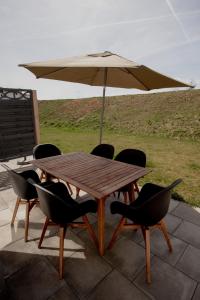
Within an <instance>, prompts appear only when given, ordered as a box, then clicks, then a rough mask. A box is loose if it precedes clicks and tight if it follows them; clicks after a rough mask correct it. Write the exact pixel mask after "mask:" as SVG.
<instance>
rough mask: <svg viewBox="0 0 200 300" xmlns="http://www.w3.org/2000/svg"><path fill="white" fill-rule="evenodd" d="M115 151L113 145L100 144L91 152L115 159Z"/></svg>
mask: <svg viewBox="0 0 200 300" xmlns="http://www.w3.org/2000/svg"><path fill="white" fill-rule="evenodd" d="M114 152H115V148H114V146H113V145H110V144H99V145H97V146H96V147H95V148H94V149H93V150H92V151H91V152H90V154H93V155H96V156H101V157H105V158H109V159H113V156H114Z"/></svg>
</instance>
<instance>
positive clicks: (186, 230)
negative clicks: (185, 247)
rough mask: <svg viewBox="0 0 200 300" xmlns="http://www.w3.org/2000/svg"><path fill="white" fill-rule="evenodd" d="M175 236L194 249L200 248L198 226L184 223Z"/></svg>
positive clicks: (199, 230) (199, 229)
mask: <svg viewBox="0 0 200 300" xmlns="http://www.w3.org/2000/svg"><path fill="white" fill-rule="evenodd" d="M173 235H174V236H176V237H177V238H179V239H182V240H183V241H185V242H186V243H188V244H191V245H193V246H194V247H197V248H200V227H199V226H197V225H194V224H192V223H190V222H187V221H183V222H182V223H181V224H180V226H179V227H178V228H177V229H176V231H175V232H174V233H173Z"/></svg>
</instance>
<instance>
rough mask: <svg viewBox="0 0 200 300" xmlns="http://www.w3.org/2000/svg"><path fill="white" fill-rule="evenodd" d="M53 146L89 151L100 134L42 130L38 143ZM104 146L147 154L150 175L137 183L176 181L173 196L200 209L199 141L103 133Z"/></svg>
mask: <svg viewBox="0 0 200 300" xmlns="http://www.w3.org/2000/svg"><path fill="white" fill-rule="evenodd" d="M47 142H48V143H53V144H56V145H57V146H58V147H59V148H60V149H61V150H62V151H63V152H64V153H67V152H73V151H85V152H90V151H91V149H92V148H93V147H94V146H96V145H97V144H98V143H99V132H98V130H97V131H90V132H89V131H80V130H69V129H67V128H55V127H41V143H47ZM103 142H104V143H110V144H113V145H114V147H115V155H116V154H117V153H118V152H119V151H120V150H122V149H125V148H138V149H141V150H143V151H144V152H145V153H146V155H147V166H148V167H149V168H151V169H152V172H151V173H150V174H149V175H148V176H146V177H145V178H144V179H141V180H140V182H141V184H143V183H144V182H147V181H148V182H150V181H151V182H155V183H158V184H163V185H168V184H169V183H171V182H172V181H173V180H175V179H177V178H182V179H183V183H182V184H180V186H179V187H177V189H176V190H175V192H176V197H177V198H180V199H182V200H184V201H185V202H187V203H189V204H191V205H194V206H199V207H200V197H199V195H200V184H199V174H200V151H199V149H200V142H195V141H188V140H187V141H186V140H183V139H179V140H177V139H172V138H163V137H153V136H134V135H130V134H129V135H128V134H123V135H122V134H114V133H108V132H106V133H104V136H103Z"/></svg>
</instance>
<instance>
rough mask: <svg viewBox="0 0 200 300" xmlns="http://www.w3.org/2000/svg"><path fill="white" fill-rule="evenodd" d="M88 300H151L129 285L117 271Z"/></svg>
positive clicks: (149, 296) (108, 276)
mask: <svg viewBox="0 0 200 300" xmlns="http://www.w3.org/2000/svg"><path fill="white" fill-rule="evenodd" d="M88 299H89V300H105V299H114V300H122V299H123V300H134V299H135V300H148V299H153V298H152V297H151V295H147V294H145V293H144V292H143V291H141V290H140V289H138V288H137V287H136V286H135V285H133V284H131V282H130V281H129V280H127V279H126V278H125V277H124V276H123V275H122V274H120V273H119V272H118V271H116V270H114V271H112V272H111V273H110V274H108V275H107V276H106V278H105V279H104V280H103V281H102V282H101V283H100V284H99V285H98V286H97V287H96V289H95V290H94V291H93V292H92V294H91V295H90V296H89V298H88Z"/></svg>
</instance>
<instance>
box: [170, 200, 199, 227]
mask: <svg viewBox="0 0 200 300" xmlns="http://www.w3.org/2000/svg"><path fill="white" fill-rule="evenodd" d="M172 214H173V215H175V216H178V217H180V218H182V219H184V220H185V221H189V222H191V223H193V224H196V225H198V226H200V211H198V209H195V208H193V207H191V206H189V205H188V204H186V203H180V205H179V206H178V207H177V208H176V209H175V210H173V212H172Z"/></svg>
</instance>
